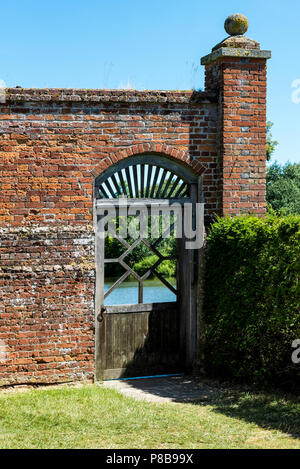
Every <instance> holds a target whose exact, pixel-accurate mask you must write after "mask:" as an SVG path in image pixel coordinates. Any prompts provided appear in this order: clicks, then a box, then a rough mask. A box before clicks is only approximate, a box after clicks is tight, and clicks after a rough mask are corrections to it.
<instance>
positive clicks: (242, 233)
mask: <svg viewBox="0 0 300 469" xmlns="http://www.w3.org/2000/svg"><path fill="white" fill-rule="evenodd" d="M299 225H300V216H298V215H290V216H285V217H284V216H282V217H275V216H268V217H267V218H266V219H262V218H256V217H253V216H243V217H235V218H232V219H231V218H223V219H218V220H217V221H216V222H215V223H214V224H213V225H212V226H211V229H210V232H209V234H208V238H207V257H206V280H205V281H206V288H205V292H206V294H205V304H204V311H205V322H206V344H205V357H206V359H205V360H206V370H207V372H208V373H209V374H210V375H213V376H217V377H219V378H223V379H232V378H234V379H238V380H239V381H244V382H252V383H256V384H259V385H266V386H270V385H279V386H282V387H285V388H287V389H290V390H292V389H293V390H296V389H298V390H299V389H300V364H298V365H296V364H293V362H292V360H291V354H292V352H293V349H292V342H293V340H294V339H300V311H299V305H300V293H299V289H300V287H299V275H300V230H299Z"/></svg>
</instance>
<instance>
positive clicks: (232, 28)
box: [224, 13, 248, 36]
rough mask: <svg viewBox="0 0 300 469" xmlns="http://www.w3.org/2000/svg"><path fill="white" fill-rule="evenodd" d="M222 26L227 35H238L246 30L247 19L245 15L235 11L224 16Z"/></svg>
mask: <svg viewBox="0 0 300 469" xmlns="http://www.w3.org/2000/svg"><path fill="white" fill-rule="evenodd" d="M224 28H225V31H226V32H227V34H229V36H240V35H242V34H245V32H246V31H247V30H248V20H247V18H246V16H244V15H241V14H240V13H236V14H235V15H230V16H228V18H226V20H225V24H224Z"/></svg>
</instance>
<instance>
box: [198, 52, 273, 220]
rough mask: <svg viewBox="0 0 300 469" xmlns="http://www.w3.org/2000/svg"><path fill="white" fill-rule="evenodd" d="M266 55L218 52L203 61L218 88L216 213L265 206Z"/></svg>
mask: <svg viewBox="0 0 300 469" xmlns="http://www.w3.org/2000/svg"><path fill="white" fill-rule="evenodd" d="M266 71H267V67H266V60H265V59H255V58H251V59H248V58H237V57H222V58H220V59H219V60H217V61H215V62H213V63H211V64H209V65H207V66H206V90H207V91H215V92H217V93H218V99H219V112H218V155H219V156H218V170H217V171H218V201H219V208H220V210H219V213H220V214H221V215H225V214H229V215H236V214H240V213H254V214H256V215H263V214H264V213H265V211H266V174H265V171H266Z"/></svg>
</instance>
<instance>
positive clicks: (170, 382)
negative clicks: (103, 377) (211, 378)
mask: <svg viewBox="0 0 300 469" xmlns="http://www.w3.org/2000/svg"><path fill="white" fill-rule="evenodd" d="M101 386H104V387H106V388H111V389H115V390H116V391H118V392H120V393H122V394H124V395H125V396H129V397H134V398H135V399H139V400H146V401H150V402H187V401H193V400H196V399H199V398H200V397H201V398H205V397H208V396H209V395H211V394H214V393H215V392H216V389H214V388H212V387H210V386H209V385H207V384H203V383H201V380H200V379H199V378H198V379H197V378H195V377H189V376H172V377H164V378H143V379H129V380H113V381H105V382H104V383H103V384H102V385H101Z"/></svg>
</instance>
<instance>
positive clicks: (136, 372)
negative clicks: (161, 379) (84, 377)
mask: <svg viewBox="0 0 300 469" xmlns="http://www.w3.org/2000/svg"><path fill="white" fill-rule="evenodd" d="M106 309H107V313H106V314H105V315H104V317H103V322H102V324H101V340H102V344H105V348H103V349H102V354H103V355H102V367H103V378H104V379H111V378H118V377H125V376H141V375H149V374H161V373H170V372H176V371H179V370H184V356H183V353H182V351H181V350H180V347H179V346H178V344H179V341H180V313H179V308H178V304H177V303H176V302H174V303H165V305H162V304H158V305H155V304H149V305H143V308H141V309H142V310H143V311H141V310H140V311H132V309H130V307H129V310H128V311H126V312H125V310H126V309H127V308H126V307H124V308H123V309H122V308H118V311H116V310H117V308H115V307H109V306H108V307H107V308H106ZM114 311H115V312H114ZM122 311H124V312H122Z"/></svg>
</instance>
